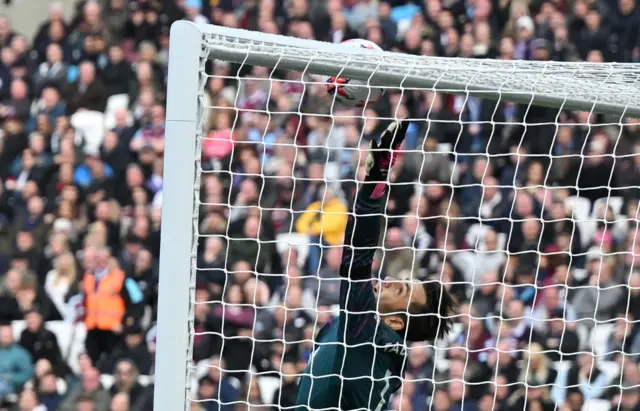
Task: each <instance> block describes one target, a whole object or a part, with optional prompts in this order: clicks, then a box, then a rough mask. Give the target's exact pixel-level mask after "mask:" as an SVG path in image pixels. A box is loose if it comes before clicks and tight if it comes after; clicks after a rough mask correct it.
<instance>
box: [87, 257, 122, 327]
mask: <svg viewBox="0 0 640 411" xmlns="http://www.w3.org/2000/svg"><path fill="white" fill-rule="evenodd" d="M124 280H125V274H124V272H123V271H122V270H120V269H118V268H113V269H112V270H111V271H109V274H107V275H106V276H105V277H103V278H102V280H100V282H99V283H98V287H97V288H96V276H95V275H94V274H93V273H86V274H85V278H84V295H85V318H84V322H85V325H86V326H87V329H88V330H93V329H99V330H104V331H112V330H114V329H116V328H117V327H119V326H120V325H122V321H123V320H124V314H125V311H126V307H125V303H124V300H123V298H122V296H121V291H122V287H124Z"/></svg>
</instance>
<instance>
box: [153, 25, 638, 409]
mask: <svg viewBox="0 0 640 411" xmlns="http://www.w3.org/2000/svg"><path fill="white" fill-rule="evenodd" d="M206 37H209V38H216V39H218V40H221V42H220V44H219V45H217V44H216V43H215V42H214V43H212V42H209V43H207V41H206ZM234 44H236V45H238V46H239V47H237V48H236V47H233V45H234ZM243 46H245V47H243ZM243 49H244V51H243ZM274 50H276V51H277V50H281V52H280V53H274ZM292 50H293V51H295V52H292ZM212 52H213V55H214V57H215V58H217V59H220V60H225V61H229V62H233V63H240V64H248V65H259V66H266V67H270V68H278V69H286V70H293V71H302V72H305V73H312V74H318V75H325V76H338V75H340V76H345V77H350V78H357V79H361V80H364V81H367V82H368V84H370V85H382V86H390V87H393V86H396V87H405V88H423V89H431V90H434V91H435V90H437V91H440V92H445V93H451V94H466V95H473V96H475V97H482V98H488V99H493V100H496V99H497V100H501V101H512V102H515V103H522V104H528V105H539V106H547V107H555V108H560V109H570V110H578V111H589V112H598V113H602V114H609V115H614V116H618V120H617V121H621V118H622V116H624V115H628V116H636V117H640V67H639V66H637V65H631V64H618V63H602V64H592V63H554V62H517V61H514V62H507V61H498V60H493V61H492V60H469V59H455V58H441V57H416V56H406V55H404V54H400V53H390V52H377V51H367V53H380V54H381V56H380V57H382V55H384V56H387V57H393V59H394V60H395V61H398V62H399V63H397V64H395V65H394V64H391V63H389V64H387V63H385V62H384V59H382V58H380V59H371V55H370V54H367V55H365V56H364V57H362V52H361V50H359V49H353V48H350V47H344V46H341V45H336V44H331V43H324V42H319V41H315V40H303V39H298V38H293V37H286V36H281V35H274V34H266V33H259V32H252V31H247V30H240V29H232V28H227V27H220V26H215V25H200V24H194V23H191V22H188V21H178V22H176V23H174V24H173V25H172V27H171V40H170V49H169V74H168V87H167V110H166V130H165V161H164V167H165V168H164V183H163V209H162V228H161V247H160V281H159V300H158V322H157V330H158V333H157V346H156V347H157V349H156V366H155V396H154V409H155V410H157V411H177V410H185V409H186V410H188V409H190V404H189V403H188V393H189V391H190V389H191V370H189V368H188V366H187V364H188V362H189V356H190V355H191V346H192V338H193V331H194V330H193V305H192V303H191V301H192V299H193V296H194V291H195V275H194V273H195V268H196V267H195V266H196V257H197V247H198V239H197V237H196V236H194V234H196V233H197V230H198V226H197V219H198V205H199V201H198V198H197V196H198V195H199V191H198V189H197V187H198V186H199V183H200V181H199V176H198V174H197V171H198V168H199V164H200V145H199V144H198V139H197V138H194V137H197V136H198V135H199V133H201V132H202V127H201V121H202V119H203V116H202V114H203V111H204V110H203V106H202V104H201V100H200V99H199V92H200V91H202V86H201V84H202V82H203V79H202V74H201V70H202V68H203V63H202V60H203V58H204V57H210V54H211V53H212ZM358 60H359V61H358ZM350 62H355V63H357V64H348V63H350ZM423 64H424V65H423ZM447 64H448V65H454V66H455V67H454V69H453V70H449V69H447V68H446V67H448V66H446V65H447ZM449 67H450V66H449ZM496 67H498V68H501V69H502V71H501V72H498V73H497V74H496ZM509 67H510V68H511V70H512V71H513V73H516V75H515V76H514V77H515V79H513V78H511V77H510V76H511V74H509V70H508V68H509ZM541 69H542V70H543V72H542V73H540V70H541ZM583 72H586V74H582V73H583ZM517 73H520V74H523V76H522V78H517V77H518V75H517ZM576 73H577V74H576ZM500 74H503V75H504V77H505V78H504V79H502V78H501V77H500ZM479 75H480V78H479V79H477V78H476V77H478V76H479ZM527 75H529V77H527ZM573 76H577V77H573ZM540 77H542V78H543V81H542V83H544V84H542V86H544V87H543V88H540V87H541V86H540V84H538V81H533V82H531V81H529V82H527V81H526V80H527V79H528V78H529V79H532V78H533V79H535V78H540ZM570 81H571V82H573V81H576V82H575V83H572V84H569V83H570ZM503 85H508V86H509V87H506V88H503ZM559 87H560V88H559ZM568 87H571V88H573V87H575V88H576V89H577V90H578V93H576V94H575V95H568V94H567V93H566V91H565V92H562V91H563V90H566V89H567V88H568ZM603 95H614V96H615V98H613V99H606V98H605V99H603V98H602V96H603ZM618 100H619V101H618ZM194 187H196V189H195V190H194ZM187 270H189V276H188V277H187V276H184V277H183V275H184V274H186V272H185V271H187Z"/></svg>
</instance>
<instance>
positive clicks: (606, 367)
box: [598, 361, 620, 383]
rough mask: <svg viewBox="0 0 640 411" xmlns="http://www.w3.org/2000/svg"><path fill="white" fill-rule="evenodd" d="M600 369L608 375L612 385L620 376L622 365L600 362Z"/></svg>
mask: <svg viewBox="0 0 640 411" xmlns="http://www.w3.org/2000/svg"><path fill="white" fill-rule="evenodd" d="M598 368H600V370H601V371H602V372H604V373H605V374H607V377H609V382H611V383H615V381H614V380H615V379H617V378H618V377H619V376H620V365H618V363H617V362H615V361H598Z"/></svg>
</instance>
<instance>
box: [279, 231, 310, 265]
mask: <svg viewBox="0 0 640 411" xmlns="http://www.w3.org/2000/svg"><path fill="white" fill-rule="evenodd" d="M289 248H293V249H295V250H296V251H298V264H299V265H300V266H304V263H305V261H306V260H307V256H308V255H309V236H307V235H305V234H298V233H282V234H278V235H276V250H277V251H278V253H279V254H282V253H284V252H286V251H287V250H288V249H289Z"/></svg>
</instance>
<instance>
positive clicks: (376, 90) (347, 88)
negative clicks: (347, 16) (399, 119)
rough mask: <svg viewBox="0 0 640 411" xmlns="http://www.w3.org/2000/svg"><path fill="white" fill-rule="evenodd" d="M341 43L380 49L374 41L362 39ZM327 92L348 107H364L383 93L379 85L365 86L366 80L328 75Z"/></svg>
mask: <svg viewBox="0 0 640 411" xmlns="http://www.w3.org/2000/svg"><path fill="white" fill-rule="evenodd" d="M341 44H344V45H348V46H352V47H358V48H362V49H368V50H376V51H382V49H381V48H380V47H379V46H378V45H377V44H376V43H374V42H372V41H369V40H364V39H352V40H346V41H343V42H342V43H341ZM327 92H328V93H329V94H330V95H332V96H335V99H336V100H337V101H339V102H340V103H341V104H343V105H345V106H350V107H364V106H366V105H372V104H375V103H376V102H377V101H378V100H379V99H380V97H382V95H383V94H384V89H383V88H380V87H370V86H367V82H366V81H361V80H354V79H349V78H345V77H329V78H328V79H327Z"/></svg>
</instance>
